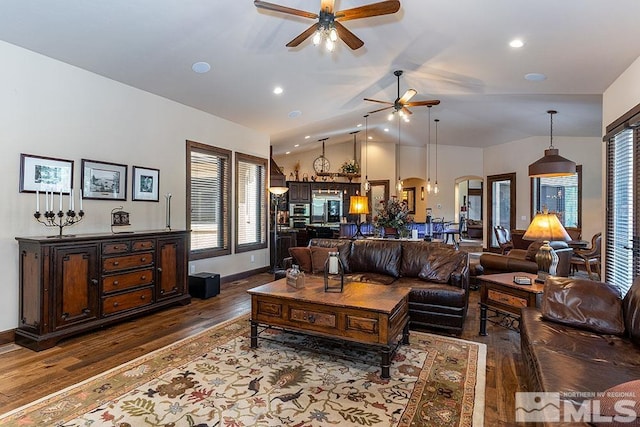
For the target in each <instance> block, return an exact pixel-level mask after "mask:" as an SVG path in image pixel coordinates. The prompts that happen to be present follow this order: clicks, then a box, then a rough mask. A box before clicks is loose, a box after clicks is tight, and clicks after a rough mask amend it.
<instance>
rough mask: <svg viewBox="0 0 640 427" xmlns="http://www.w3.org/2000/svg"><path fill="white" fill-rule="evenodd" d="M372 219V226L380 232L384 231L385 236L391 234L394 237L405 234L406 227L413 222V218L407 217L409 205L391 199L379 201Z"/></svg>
mask: <svg viewBox="0 0 640 427" xmlns="http://www.w3.org/2000/svg"><path fill="white" fill-rule="evenodd" d="M376 213H377V215H375V216H374V217H373V225H374V226H375V227H376V228H377V229H379V230H381V229H384V230H385V235H389V234H391V233H392V231H391V230H394V231H395V232H394V233H393V234H395V236H400V235H404V234H406V233H405V231H406V230H407V225H409V224H411V223H412V222H413V217H412V216H411V215H409V205H408V204H407V202H406V201H404V200H403V201H400V200H398V199H397V198H395V197H393V198H391V199H389V200H386V201H385V200H381V201H380V205H379V206H378V207H377V208H376Z"/></svg>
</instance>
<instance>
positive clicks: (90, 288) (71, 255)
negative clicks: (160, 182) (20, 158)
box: [15, 231, 191, 351]
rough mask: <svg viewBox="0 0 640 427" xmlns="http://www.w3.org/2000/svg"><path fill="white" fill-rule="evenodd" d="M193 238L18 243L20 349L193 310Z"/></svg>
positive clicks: (147, 235)
mask: <svg viewBox="0 0 640 427" xmlns="http://www.w3.org/2000/svg"><path fill="white" fill-rule="evenodd" d="M188 237H189V233H188V232H187V231H155V232H153V231H150V232H135V233H126V234H111V233H108V234H107V233H105V234H91V235H76V236H62V237H57V236H56V237H16V240H17V241H18V246H19V263H20V265H19V275H20V283H19V288H20V299H19V302H20V307H19V316H20V317H19V319H18V320H19V324H18V329H17V330H16V332H15V341H16V343H17V344H20V345H23V346H25V347H28V348H31V349H33V350H36V351H39V350H43V349H46V348H50V347H52V346H54V345H56V343H57V342H58V341H60V340H61V339H63V338H66V337H68V336H71V335H74V334H78V333H82V332H87V331H90V330H93V329H97V328H100V327H102V326H104V325H107V324H110V323H114V322H117V321H122V320H124V319H128V318H130V317H132V316H137V315H141V314H144V313H147V312H150V311H151V310H155V309H159V308H161V307H165V306H168V305H170V304H176V303H180V304H188V303H189V302H190V301H191V296H190V295H189V293H188V291H187V274H186V272H187V268H186V266H187V260H188V257H187V239H188Z"/></svg>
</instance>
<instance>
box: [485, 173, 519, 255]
mask: <svg viewBox="0 0 640 427" xmlns="http://www.w3.org/2000/svg"><path fill="white" fill-rule="evenodd" d="M487 193H488V196H487V199H488V200H487V217H488V221H487V229H486V233H487V234H486V236H488V238H487V246H488V247H489V248H491V249H498V248H499V246H498V242H497V241H496V235H495V233H494V232H493V227H495V226H496V225H501V226H503V227H504V228H506V229H507V230H512V229H513V228H515V225H516V174H515V172H514V173H506V174H501V175H490V176H487Z"/></svg>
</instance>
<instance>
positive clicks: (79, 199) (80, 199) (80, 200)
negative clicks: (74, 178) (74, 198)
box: [78, 188, 82, 210]
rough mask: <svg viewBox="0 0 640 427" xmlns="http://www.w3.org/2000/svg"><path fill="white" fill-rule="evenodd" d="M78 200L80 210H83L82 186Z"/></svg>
mask: <svg viewBox="0 0 640 427" xmlns="http://www.w3.org/2000/svg"><path fill="white" fill-rule="evenodd" d="M78 201H79V202H80V210H82V188H81V189H80V194H79V195H78Z"/></svg>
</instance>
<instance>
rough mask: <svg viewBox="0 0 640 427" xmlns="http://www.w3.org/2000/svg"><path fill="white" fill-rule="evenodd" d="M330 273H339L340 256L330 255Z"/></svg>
mask: <svg viewBox="0 0 640 427" xmlns="http://www.w3.org/2000/svg"><path fill="white" fill-rule="evenodd" d="M329 274H338V257H337V256H335V255H329Z"/></svg>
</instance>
